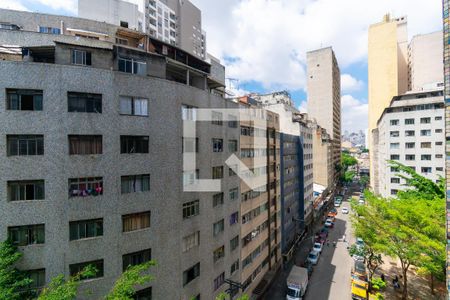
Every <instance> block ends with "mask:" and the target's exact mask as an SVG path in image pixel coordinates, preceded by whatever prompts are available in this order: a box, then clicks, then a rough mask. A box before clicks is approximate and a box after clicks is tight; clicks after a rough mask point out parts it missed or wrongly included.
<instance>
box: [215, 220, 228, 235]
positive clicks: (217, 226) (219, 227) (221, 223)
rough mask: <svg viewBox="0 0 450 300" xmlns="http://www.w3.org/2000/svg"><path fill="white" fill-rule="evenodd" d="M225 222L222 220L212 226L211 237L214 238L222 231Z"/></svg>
mask: <svg viewBox="0 0 450 300" xmlns="http://www.w3.org/2000/svg"><path fill="white" fill-rule="evenodd" d="M224 227H225V222H224V220H223V219H222V220H220V221H218V222H216V223H214V224H213V235H214V236H216V235H218V234H219V233H221V232H222V231H223V230H224Z"/></svg>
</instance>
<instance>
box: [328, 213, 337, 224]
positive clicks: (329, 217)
mask: <svg viewBox="0 0 450 300" xmlns="http://www.w3.org/2000/svg"><path fill="white" fill-rule="evenodd" d="M335 216H336V215H335V214H332V213H328V215H327V219H331V220H332V221H333V222H334V220H335V219H336V218H335Z"/></svg>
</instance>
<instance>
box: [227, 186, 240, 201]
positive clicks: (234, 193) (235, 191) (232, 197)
mask: <svg viewBox="0 0 450 300" xmlns="http://www.w3.org/2000/svg"><path fill="white" fill-rule="evenodd" d="M229 194H230V200H237V198H238V197H239V189H238V188H234V189H230V191H229Z"/></svg>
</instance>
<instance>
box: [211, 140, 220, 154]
mask: <svg viewBox="0 0 450 300" xmlns="http://www.w3.org/2000/svg"><path fill="white" fill-rule="evenodd" d="M212 144H213V152H223V139H212Z"/></svg>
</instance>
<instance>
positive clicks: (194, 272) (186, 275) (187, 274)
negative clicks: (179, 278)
mask: <svg viewBox="0 0 450 300" xmlns="http://www.w3.org/2000/svg"><path fill="white" fill-rule="evenodd" d="M198 276H200V263H196V264H195V265H194V266H192V267H190V268H189V269H187V270H186V271H184V272H183V286H185V285H186V284H188V283H189V282H191V281H192V280H194V279H195V278H197V277H198Z"/></svg>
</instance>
